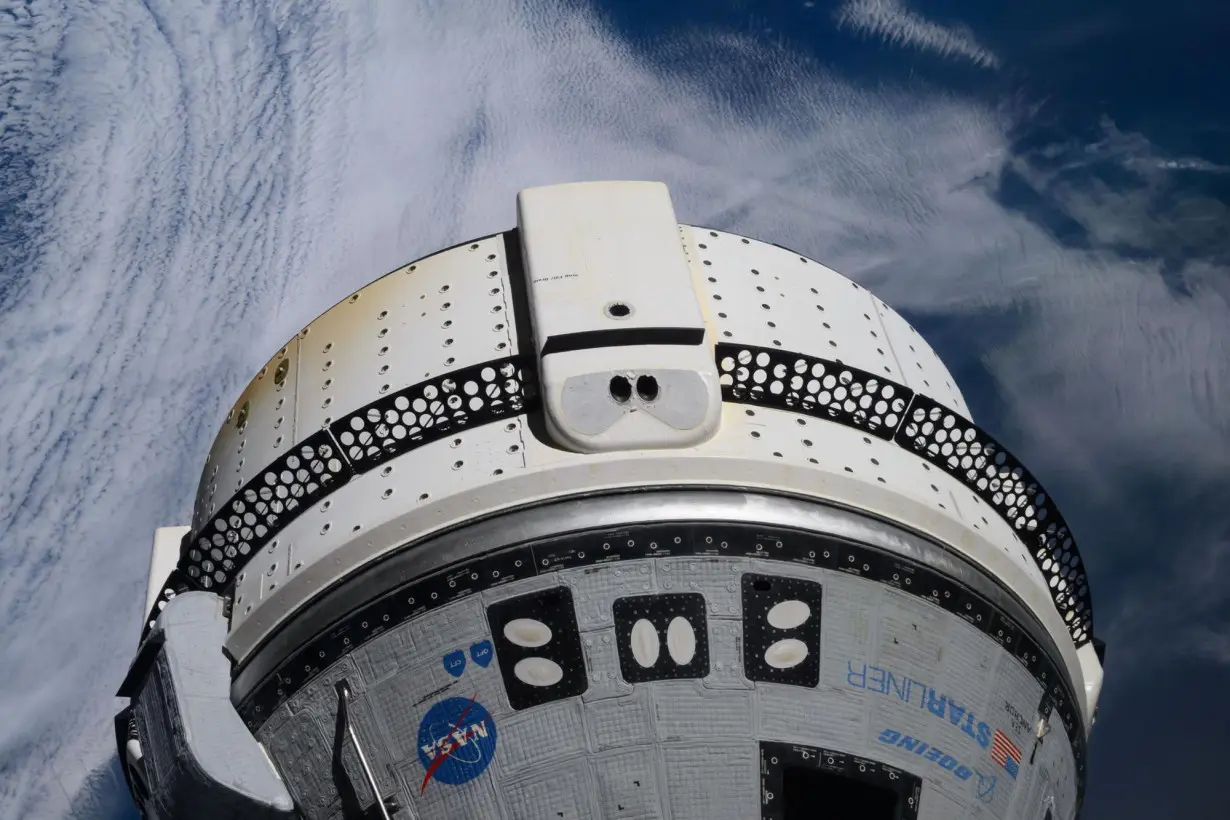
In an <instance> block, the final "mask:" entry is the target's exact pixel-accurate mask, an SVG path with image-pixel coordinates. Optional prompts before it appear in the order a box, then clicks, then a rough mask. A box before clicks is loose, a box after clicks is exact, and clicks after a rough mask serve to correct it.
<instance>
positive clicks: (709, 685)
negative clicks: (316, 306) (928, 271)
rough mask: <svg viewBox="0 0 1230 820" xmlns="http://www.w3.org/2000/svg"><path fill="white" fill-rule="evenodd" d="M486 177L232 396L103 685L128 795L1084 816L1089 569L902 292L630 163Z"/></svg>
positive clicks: (158, 803) (572, 817)
mask: <svg viewBox="0 0 1230 820" xmlns="http://www.w3.org/2000/svg"><path fill="white" fill-rule="evenodd" d="M517 214H518V224H517V227H516V229H515V230H510V231H507V232H505V233H500V234H494V235H492V236H487V237H484V238H481V239H476V240H474V241H472V242H467V243H465V244H462V245H458V246H456V247H453V248H450V249H448V250H444V251H441V252H439V253H436V254H434V255H432V256H428V257H426V258H424V259H421V260H419V261H417V262H414V263H412V264H409V265H406V266H405V267H402V268H399V269H398V270H395V271H393V272H392V273H390V274H388V275H386V276H384V277H383V278H381V279H378V280H376V281H375V282H373V283H371V284H370V285H368V286H366V287H364V288H362V289H361V290H359V291H356V292H355V293H353V294H351V295H350V296H349V297H347V298H346V299H344V300H342V301H341V302H340V303H338V304H337V305H335V306H334V307H332V308H331V309H330V310H328V311H327V312H326V313H325V314H324V315H322V316H321V317H320V318H318V319H316V320H315V321H314V322H312V323H311V324H309V325H308V326H307V327H305V328H303V330H302V331H301V332H299V333H298V334H297V335H296V336H295V337H294V338H293V339H291V340H290V341H289V342H288V343H287V344H286V346H285V347H283V348H282V349H281V350H279V351H277V353H276V354H275V355H274V356H273V358H272V359H270V360H269V362H268V364H267V365H266V366H265V367H263V368H262V369H261V370H260V372H259V373H258V374H257V376H256V379H255V380H254V381H252V383H251V384H249V385H248V387H247V389H246V390H245V391H244V392H243V394H242V395H241V396H240V397H239V400H238V401H237V402H236V403H235V405H234V407H233V408H232V409H231V411H230V413H229V414H228V415H227V416H226V421H225V423H224V424H223V425H222V428H221V430H220V431H219V433H218V435H217V438H216V439H215V440H214V444H213V448H212V450H211V451H210V453H209V456H208V458H207V459H206V461H205V469H204V471H203V473H202V476H201V481H200V488H199V490H198V493H197V497H196V505H195V509H194V511H193V515H192V523H191V525H190V526H184V527H168V528H163V529H159V530H158V531H157V532H156V533H155V536H154V548H153V555H152V560H151V564H150V580H149V589H148V594H147V600H146V610H147V611H148V612H149V616H148V618H147V620H146V623H145V624H144V629H143V630H142V635H141V641H140V645H139V648H138V649H137V651H136V653H135V658H134V660H133V661H132V664H131V667H130V669H129V672H128V674H127V676H126V678H125V680H124V681H123V683H122V685H121V686H120V689H119V694H120V696H121V697H124V698H127V699H128V704H129V705H128V706H127V707H126V708H124V709H123V711H121V712H120V713H119V715H117V717H116V721H115V729H116V740H117V743H118V746H119V753H120V757H121V759H122V761H123V763H124V769H125V772H126V776H127V778H128V783H129V786H130V788H131V790H132V793H133V796H134V798H135V801H136V803H137V805H138V806H139V807H140V809H141V811H142V813H143V814H144V816H145V817H147V818H223V819H225V818H249V817H250V818H271V819H272V818H311V820H331V819H332V818H381V819H382V820H395V819H396V818H401V820H411V819H414V820H452V819H455V820H588V819H591V818H610V820H616V819H618V820H651V819H658V818H660V819H661V820H752V819H753V818H758V820H795V819H796V818H826V819H827V820H846V819H848V818H858V819H859V820H954V818H995V820H1071V818H1075V817H1077V816H1078V814H1079V812H1080V807H1081V801H1082V795H1083V792H1084V786H1085V772H1086V742H1087V739H1088V736H1089V732H1090V729H1091V728H1092V726H1093V721H1094V717H1095V715H1096V712H1097V703H1098V696H1099V693H1100V691H1101V686H1102V653H1103V648H1102V644H1101V642H1100V641H1098V640H1096V639H1095V637H1094V632H1093V611H1092V608H1091V604H1090V595H1089V588H1088V583H1087V580H1086V577H1085V570H1084V567H1083V565H1082V563H1081V559H1080V556H1079V554H1078V553H1077V549H1076V544H1075V543H1074V541H1073V537H1072V534H1071V533H1070V532H1069V530H1068V526H1067V524H1066V523H1065V521H1064V518H1063V516H1062V515H1061V514H1060V512H1059V510H1058V509H1057V508H1056V506H1055V503H1054V501H1053V499H1052V498H1051V497H1050V495H1049V494H1048V493H1046V492H1045V491H1044V490H1043V489H1042V487H1041V486H1040V485H1039V483H1038V481H1037V480H1036V479H1035V478H1034V477H1033V476H1032V475H1031V474H1030V472H1029V471H1028V470H1026V468H1025V467H1023V466H1022V465H1021V463H1020V462H1019V461H1018V460H1017V459H1015V458H1014V457H1013V456H1012V455H1011V454H1009V452H1008V451H1007V450H1006V449H1005V448H1004V447H1003V446H1001V445H1000V444H999V443H998V442H997V441H996V440H994V439H993V438H992V437H991V436H990V435H988V434H987V433H986V432H985V431H983V430H982V429H981V428H979V427H978V426H977V425H976V424H975V423H974V422H973V421H972V420H971V418H970V411H969V409H968V407H967V405H966V401H965V399H964V398H963V397H962V395H961V391H960V390H959V389H958V387H957V384H956V383H955V381H954V380H953V377H952V375H951V374H950V373H949V371H948V370H947V369H946V368H945V366H944V364H943V363H942V362H941V361H940V360H939V359H938V358H937V356H936V354H935V353H934V352H933V351H932V349H931V348H930V347H928V346H927V344H926V342H925V341H924V340H923V339H922V337H921V336H919V334H918V332H917V331H915V330H914V328H912V327H911V326H910V324H909V323H908V322H907V321H906V320H905V319H903V318H902V317H901V316H900V315H899V314H897V313H895V312H894V311H893V310H892V309H891V308H890V307H889V306H888V305H886V304H885V303H884V302H882V301H881V300H880V299H878V298H876V296H874V295H873V294H871V293H870V292H868V291H867V290H865V289H864V288H863V287H861V286H860V285H858V284H857V283H855V282H852V281H850V280H849V279H846V278H844V277H843V276H841V275H839V274H838V273H836V272H834V271H832V270H830V269H829V268H826V267H825V266H824V265H822V264H819V263H817V262H815V261H813V260H811V259H807V258H805V257H802V256H799V255H798V254H797V253H794V252H793V251H790V250H787V249H785V248H782V247H780V246H776V245H771V244H766V243H764V242H759V241H757V240H755V239H752V238H750V237H743V236H738V235H736V234H732V233H727V232H723V231H717V230H710V229H708V228H700V227H693V226H689V225H681V224H679V223H678V221H677V220H676V216H675V212H674V208H673V206H672V203H671V199H670V196H669V193H668V191H667V189H666V187H665V186H664V185H661V184H659V183H652V182H601V183H579V184H567V185H556V186H549V187H542V188H532V189H529V190H525V191H522V192H521V193H520V195H519V197H518V199H517Z"/></svg>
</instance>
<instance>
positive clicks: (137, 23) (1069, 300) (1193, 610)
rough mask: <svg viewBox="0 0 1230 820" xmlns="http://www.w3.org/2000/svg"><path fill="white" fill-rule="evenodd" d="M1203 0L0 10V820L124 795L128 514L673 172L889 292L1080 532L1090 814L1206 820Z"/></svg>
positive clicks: (1220, 468)
mask: <svg viewBox="0 0 1230 820" xmlns="http://www.w3.org/2000/svg"><path fill="white" fill-rule="evenodd" d="M1227 43H1230V5H1228V4H1227V3H1225V2H1221V1H1220V0H1169V2H1165V3H1158V2H1142V0H1117V1H1114V2H1112V0H1098V2H1090V0H1074V1H1072V2H1059V0H1035V2H1031V3H1016V4H1006V3H989V2H972V0H942V1H941V0H838V2H821V1H820V0H817V1H816V2H796V1H795V0H791V2H786V0H766V1H765V2H752V0H719V1H716V2H715V1H713V0H703V1H702V0H682V1H681V2H673V3H664V2H661V0H626V1H625V2H593V3H588V2H582V0H568V2H562V1H557V0H483V2H473V3H470V2H465V0H449V2H440V3H434V2H409V0H402V1H401V2H395V3H394V2H390V3H387V4H384V3H381V4H370V6H366V7H360V6H359V5H358V4H354V5H353V7H352V6H351V4H328V3H322V2H300V3H264V2H261V3H245V2H228V3H222V4H212V3H203V4H200V6H199V7H198V6H197V5H194V4H191V3H184V2H181V0H146V1H145V2H129V1H128V0H114V2H111V3H107V4H98V3H94V2H86V1H85V0H81V1H80V2H75V1H74V0H48V1H47V2H44V1H43V0H13V1H12V2H7V3H0V476H2V477H3V486H2V487H0V616H2V618H3V623H4V624H5V628H4V629H3V630H0V669H3V670H5V671H4V672H3V673H0V716H3V717H0V817H3V818H10V817H11V818H44V817H45V818H65V817H71V818H98V819H101V818H133V817H135V812H134V810H133V809H132V807H131V804H130V802H129V800H128V796H127V793H126V791H125V790H124V787H123V784H122V777H121V776H120V775H119V774H118V768H117V765H116V762H115V759H114V753H113V751H112V740H111V735H110V724H109V720H110V716H111V715H112V714H114V712H115V711H116V710H117V709H118V701H116V700H115V699H114V698H113V697H112V694H113V693H114V691H115V689H116V686H117V684H118V683H119V681H120V680H121V678H122V677H123V674H124V671H125V668H126V666H127V662H128V660H129V657H130V654H131V652H132V650H133V648H134V643H135V639H136V636H137V631H138V624H139V621H140V619H141V617H142V613H141V612H140V611H139V610H140V608H141V606H142V604H141V601H142V599H143V594H144V584H145V577H144V573H145V571H146V566H147V564H146V561H147V557H148V539H149V534H150V533H151V532H152V530H153V528H154V527H156V526H161V525H167V524H172V523H179V522H181V521H185V520H187V519H188V517H189V515H190V508H191V503H192V499H193V495H194V492H195V487H196V482H197V478H198V477H199V475H200V473H199V470H200V466H201V464H202V462H203V459H204V456H205V454H206V453H207V452H208V447H209V442H210V441H211V439H212V436H213V433H214V431H215V429H216V425H217V424H218V423H219V421H220V420H221V419H222V417H223V416H224V415H225V412H226V409H227V408H228V407H229V405H230V403H231V402H232V401H233V399H234V398H235V396H237V395H238V393H239V391H240V389H241V387H242V385H243V384H244V383H246V381H247V380H248V378H250V377H251V375H252V374H253V373H255V372H256V371H257V370H258V369H259V368H260V366H261V365H262V364H263V363H264V359H265V355H264V354H265V353H266V352H267V351H272V350H275V349H277V347H278V346H279V345H280V344H281V343H282V341H283V340H284V339H285V338H288V337H290V336H291V335H292V334H293V333H295V332H296V331H297V330H298V329H299V328H300V327H301V326H302V325H303V324H304V323H306V322H307V321H309V320H310V319H311V318H313V317H314V316H316V315H317V314H318V313H319V312H321V311H322V310H323V309H325V308H326V307H328V306H329V305H330V304H332V303H333V302H334V301H336V300H337V299H338V298H340V297H342V296H343V295H345V294H347V293H349V292H350V291H351V290H353V289H354V288H357V287H358V286H360V285H362V284H363V283H365V282H367V281H369V280H370V279H372V278H374V277H375V276H377V275H378V274H380V273H382V272H384V271H386V270H390V269H392V268H393V267H395V266H397V265H399V264H401V263H403V262H405V261H407V260H410V259H413V258H416V257H418V256H421V255H424V254H426V253H428V252H430V251H432V250H434V249H436V248H439V247H444V246H448V245H451V244H454V243H456V242H459V241H462V240H465V239H467V238H470V237H472V236H479V235H484V234H488V233H491V232H494V231H498V230H503V229H505V228H507V227H509V226H510V225H512V224H513V221H514V219H515V214H514V212H513V208H512V203H513V195H514V193H515V192H516V191H517V190H518V189H520V188H524V187H528V186H532V185H539V184H546V183H551V182H563V181H571V180H578V179H601V178H648V179H660V180H662V181H665V182H667V183H668V184H669V185H670V186H671V189H672V193H673V196H674V199H675V205H676V209H677V211H678V213H679V216H680V219H682V220H684V221H688V222H692V223H695V224H705V225H710V226H713V227H718V228H725V229H729V230H733V231H737V232H739V233H743V234H748V235H755V236H759V237H762V238H764V239H767V240H770V241H775V242H778V243H781V244H782V245H785V246H787V247H791V248H794V249H797V250H798V251H799V252H800V253H804V254H806V255H808V256H811V257H813V258H816V259H819V260H820V261H823V262H825V263H826V264H829V265H831V266H833V267H834V268H836V269H838V270H840V271H841V272H843V273H845V274H846V275H848V276H850V277H852V278H854V279H855V280H857V281H859V282H861V283H862V284H864V285H866V286H867V287H869V288H870V289H872V290H873V291H875V292H876V293H877V294H878V295H879V296H881V297H882V298H884V299H885V300H886V301H888V302H889V303H890V304H892V305H894V306H895V307H897V308H898V309H899V310H900V311H901V312H902V313H904V314H905V315H906V316H907V317H908V318H909V319H910V320H911V322H913V323H914V324H915V326H916V327H917V328H918V329H919V330H920V331H921V332H922V333H923V335H924V336H925V337H926V338H927V339H928V340H929V341H930V343H931V344H932V346H933V347H935V348H936V349H937V351H938V352H939V353H940V355H941V357H942V358H943V359H944V360H945V361H946V362H947V363H948V365H949V367H950V369H951V370H952V371H953V373H954V374H955V375H956V377H957V378H958V380H959V382H960V384H961V386H962V388H963V391H964V393H965V395H966V397H967V399H968V403H969V405H970V408H971V410H972V412H973V414H974V417H975V418H976V419H977V420H978V421H979V422H980V424H981V425H982V426H983V427H985V428H987V429H988V430H990V431H991V432H992V433H993V434H994V435H995V436H996V437H997V438H999V439H1000V440H1001V441H1003V442H1005V443H1007V444H1008V445H1009V446H1010V447H1011V448H1012V450H1013V451H1014V452H1015V453H1016V454H1017V455H1018V456H1020V457H1021V458H1022V460H1023V461H1024V463H1025V464H1027V465H1029V467H1030V469H1031V470H1032V471H1033V472H1034V473H1035V474H1036V475H1038V477H1039V478H1040V479H1041V480H1042V481H1043V482H1044V484H1045V485H1046V487H1047V489H1048V491H1049V493H1050V494H1051V495H1052V497H1054V498H1055V499H1056V500H1057V502H1058V504H1059V505H1060V507H1061V508H1062V509H1063V511H1064V515H1065V517H1066V518H1067V520H1068V522H1069V523H1070V524H1071V526H1072V527H1073V530H1074V532H1075V535H1076V537H1077V539H1078V542H1079V545H1080V549H1081V552H1082V555H1083V557H1084V559H1085V562H1086V565H1087V568H1088V571H1089V575H1090V578H1091V582H1092V590H1093V600H1094V605H1095V624H1096V631H1097V633H1098V635H1099V636H1100V637H1101V638H1102V639H1103V640H1105V642H1106V644H1107V654H1106V668H1105V671H1106V683H1105V688H1104V690H1103V694H1102V700H1101V708H1100V713H1099V715H1098V722H1097V726H1096V729H1095V731H1094V733H1093V737H1092V741H1091V746H1090V761H1091V763H1090V766H1091V769H1090V772H1089V777H1088V788H1087V793H1086V798H1085V804H1084V809H1083V811H1082V814H1081V817H1082V818H1084V819H1085V820H1135V819H1136V818H1140V820H1146V818H1147V819H1148V820H1155V818H1202V819H1203V818H1209V820H1219V818H1227V817H1230V808H1228V807H1230V798H1227V796H1226V794H1227V783H1226V781H1225V780H1223V779H1222V776H1221V775H1219V774H1218V771H1219V770H1220V768H1221V766H1222V764H1223V761H1224V760H1225V750H1226V746H1227V743H1228V742H1230V593H1228V592H1227V589H1230V505H1228V504H1227V499H1230V103H1228V100H1230V95H1228V94H1227V90H1226V81H1227V78H1228V77H1230V49H1228V48H1227V46H1226V44H1227Z"/></svg>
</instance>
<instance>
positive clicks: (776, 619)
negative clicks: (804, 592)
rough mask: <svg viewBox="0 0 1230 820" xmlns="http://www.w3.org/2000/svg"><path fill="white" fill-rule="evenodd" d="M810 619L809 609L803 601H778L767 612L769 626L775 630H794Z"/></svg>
mask: <svg viewBox="0 0 1230 820" xmlns="http://www.w3.org/2000/svg"><path fill="white" fill-rule="evenodd" d="M810 617H811V607H809V606H808V605H807V604H805V603H804V602H803V601H780V602H779V603H776V604H774V605H773V608H772V609H770V610H769V625H770V626H772V627H774V628H775V629H794V628H796V627H799V626H802V625H803V624H804V623H806V622H807V619H808V618H810Z"/></svg>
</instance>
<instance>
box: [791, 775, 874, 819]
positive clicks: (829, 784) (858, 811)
mask: <svg viewBox="0 0 1230 820" xmlns="http://www.w3.org/2000/svg"><path fill="white" fill-rule="evenodd" d="M782 780H783V786H784V788H783V791H784V795H783V796H784V798H785V800H784V803H785V808H786V814H785V817H784V818H783V820H897V793H896V792H895V791H893V790H892V789H889V788H887V787H885V786H881V785H877V784H875V783H868V782H866V781H862V780H855V779H854V778H852V777H848V776H846V775H842V774H836V773H834V772H826V771H823V770H821V769H810V768H809V769H803V768H798V767H787V768H786V769H785V771H783V773H782Z"/></svg>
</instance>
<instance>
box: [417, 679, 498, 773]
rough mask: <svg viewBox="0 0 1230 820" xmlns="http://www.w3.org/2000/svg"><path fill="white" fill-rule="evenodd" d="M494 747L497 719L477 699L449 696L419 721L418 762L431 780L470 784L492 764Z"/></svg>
mask: <svg viewBox="0 0 1230 820" xmlns="http://www.w3.org/2000/svg"><path fill="white" fill-rule="evenodd" d="M495 747H496V732H495V720H494V719H493V718H492V717H491V713H490V712H488V711H487V710H486V709H485V708H484V707H483V705H482V704H481V703H479V702H478V701H477V700H471V699H470V698H447V699H446V700H442V701H440V702H439V703H437V704H436V705H435V706H432V707H431V708H430V709H428V710H427V714H426V715H424V716H423V720H422V722H420V723H419V762H420V763H422V764H423V771H424V772H427V773H429V777H428V778H427V779H430V780H438V781H439V782H441V783H447V784H448V785H450V786H459V785H461V784H462V783H469V782H470V781H471V780H473V779H474V778H476V777H478V776H479V775H480V774H482V773H483V772H485V771H486V770H487V767H488V766H490V765H491V761H492V760H493V759H494V758H495ZM427 779H425V780H424V783H423V785H424V787H426V785H427Z"/></svg>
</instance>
